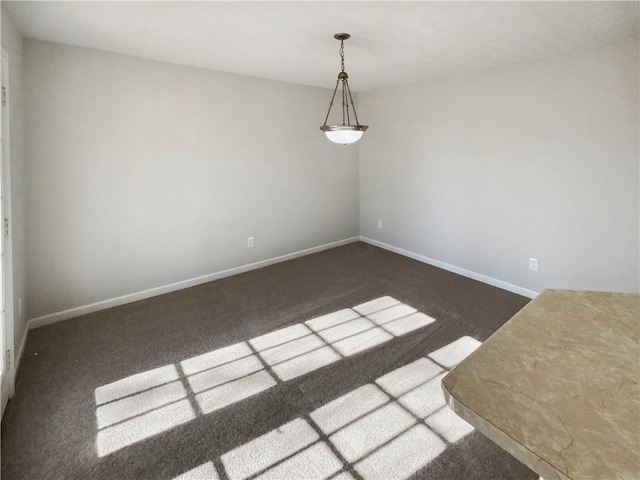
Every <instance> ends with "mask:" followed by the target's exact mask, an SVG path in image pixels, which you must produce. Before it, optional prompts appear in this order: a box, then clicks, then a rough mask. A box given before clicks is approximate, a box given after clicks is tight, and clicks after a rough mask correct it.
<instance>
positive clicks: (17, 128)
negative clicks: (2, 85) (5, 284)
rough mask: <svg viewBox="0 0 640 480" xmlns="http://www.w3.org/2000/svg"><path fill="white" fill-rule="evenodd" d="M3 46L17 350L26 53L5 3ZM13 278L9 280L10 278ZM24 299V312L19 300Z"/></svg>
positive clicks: (23, 319)
mask: <svg viewBox="0 0 640 480" xmlns="http://www.w3.org/2000/svg"><path fill="white" fill-rule="evenodd" d="M2 48H3V49H4V50H5V51H6V52H7V54H8V55H9V112H10V115H11V120H10V128H11V131H10V137H9V138H10V147H11V166H10V168H11V201H12V202H11V211H9V212H7V213H8V216H9V219H10V222H11V228H10V235H11V244H12V250H13V252H12V261H13V306H14V312H13V315H14V331H13V333H14V347H15V348H14V353H15V352H17V349H18V348H19V347H20V342H21V341H22V339H23V338H24V335H25V333H26V328H27V319H28V318H29V317H27V308H28V305H27V302H28V298H27V295H26V290H27V286H26V241H25V238H26V235H25V230H26V213H27V209H26V186H25V175H24V171H25V169H24V153H23V120H22V119H23V91H22V85H23V74H22V70H23V54H22V37H21V36H20V34H19V32H18V30H17V28H16V26H15V24H14V22H13V20H12V19H11V16H10V15H9V14H8V13H7V12H6V10H5V6H4V5H2ZM9 281H10V280H9ZM20 299H22V302H23V310H22V314H20V311H19V300H20Z"/></svg>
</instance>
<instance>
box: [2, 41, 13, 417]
mask: <svg viewBox="0 0 640 480" xmlns="http://www.w3.org/2000/svg"><path fill="white" fill-rule="evenodd" d="M0 70H1V76H2V85H3V86H4V87H5V88H6V104H5V105H4V106H3V107H2V108H3V110H4V111H5V114H4V115H3V120H4V122H3V123H2V132H1V138H2V152H1V155H2V161H1V165H0V168H1V169H2V172H1V175H2V178H1V181H2V200H1V201H2V206H1V208H0V211H1V212H2V217H1V218H0V222H2V225H1V230H2V232H0V235H3V236H4V239H3V240H4V241H3V242H2V243H3V246H4V249H3V252H2V254H3V262H2V266H3V267H4V268H3V270H4V271H3V272H2V273H3V277H4V279H3V280H4V281H3V282H2V285H3V287H4V292H0V293H1V294H3V295H4V345H0V347H1V348H2V349H3V350H2V353H1V354H2V355H4V369H3V372H2V378H1V381H0V397H1V398H0V401H1V404H0V412H1V413H4V409H5V407H6V405H7V401H8V400H9V398H10V397H13V394H14V392H15V371H16V370H15V368H16V362H15V350H16V349H15V336H14V327H15V325H14V322H15V318H14V309H13V255H12V246H11V237H12V236H13V235H12V233H13V232H12V228H11V227H12V223H11V181H10V179H11V148H10V138H9V137H10V135H9V132H10V118H11V117H10V113H11V112H10V98H11V91H10V90H9V55H8V53H7V52H6V51H5V50H4V49H2V62H1V68H0ZM1 413H0V417H1Z"/></svg>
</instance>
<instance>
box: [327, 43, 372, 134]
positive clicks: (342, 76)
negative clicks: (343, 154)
mask: <svg viewBox="0 0 640 480" xmlns="http://www.w3.org/2000/svg"><path fill="white" fill-rule="evenodd" d="M350 37H351V35H349V34H348V33H336V34H335V35H334V36H333V38H335V39H336V40H340V59H341V60H340V66H341V70H340V73H339V74H338V81H337V82H336V88H335V89H334V90H333V96H332V97H331V102H330V103H329V111H328V112H327V116H326V117H325V119H324V125H322V126H321V127H320V130H322V131H323V132H324V134H325V135H326V136H327V138H328V139H329V140H331V141H332V142H335V143H340V144H342V145H348V144H350V143H355V142H357V141H358V140H360V138H361V137H362V135H364V132H365V130H366V129H367V128H369V127H368V126H367V125H360V122H358V114H357V113H356V106H355V105H354V104H353V97H352V96H351V89H350V88H349V75H347V72H345V71H344V41H345V40H347V39H348V38H350ZM339 87H340V90H341V95H342V125H327V121H328V120H329V114H330V113H331V107H332V106H333V101H334V100H335V98H336V93H338V88H339ZM349 104H351V109H352V110H353V117H354V119H355V121H356V123H355V124H352V123H351V113H350V111H349Z"/></svg>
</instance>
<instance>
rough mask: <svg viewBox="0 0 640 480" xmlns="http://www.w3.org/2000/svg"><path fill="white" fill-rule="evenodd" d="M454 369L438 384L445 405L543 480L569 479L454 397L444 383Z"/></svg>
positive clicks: (569, 479)
mask: <svg viewBox="0 0 640 480" xmlns="http://www.w3.org/2000/svg"><path fill="white" fill-rule="evenodd" d="M454 371H455V369H454V370H452V371H451V372H449V373H448V374H447V375H446V376H445V377H444V378H443V379H442V380H441V381H440V386H441V388H442V393H443V394H444V398H445V401H446V403H447V406H448V407H449V408H450V409H451V410H453V412H454V413H455V414H456V415H458V416H459V417H461V418H462V419H463V420H465V421H466V422H467V423H469V424H470V425H472V426H473V427H474V428H475V429H476V430H478V432H480V433H482V434H483V435H484V436H485V437H487V438H488V439H489V440H491V441H492V442H494V443H495V444H497V445H498V446H499V447H501V448H502V449H504V450H505V451H507V452H508V453H509V454H511V455H512V456H514V457H515V458H517V459H518V460H519V461H520V462H522V463H523V464H524V465H526V466H527V467H529V468H530V469H532V470H533V471H534V472H535V473H537V474H538V475H540V477H542V478H543V479H544V480H571V478H570V477H568V476H566V475H565V474H564V473H562V472H560V471H559V470H557V469H556V468H555V467H553V466H552V465H550V464H549V463H548V462H546V461H545V460H543V459H542V458H540V457H539V456H538V455H537V454H535V453H534V452H532V451H531V450H529V449H528V448H527V447H525V446H524V445H522V444H521V443H519V442H518V441H517V440H515V439H514V438H512V437H510V436H509V435H507V434H506V433H505V432H503V431H502V430H500V429H499V428H498V427H496V426H495V425H493V424H492V423H490V422H488V421H487V420H485V419H484V418H482V417H481V416H480V415H478V414H477V413H476V412H474V411H473V410H472V409H470V408H469V407H467V406H466V405H464V404H463V403H462V402H460V401H459V400H458V399H457V398H455V397H454V396H453V395H452V394H451V392H449V390H448V389H447V386H446V384H445V380H446V378H447V377H448V376H449V375H451V373H453V372H454Z"/></svg>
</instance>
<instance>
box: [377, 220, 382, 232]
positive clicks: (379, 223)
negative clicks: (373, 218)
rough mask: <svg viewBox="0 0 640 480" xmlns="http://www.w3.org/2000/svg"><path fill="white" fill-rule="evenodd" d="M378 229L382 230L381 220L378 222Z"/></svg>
mask: <svg viewBox="0 0 640 480" xmlns="http://www.w3.org/2000/svg"><path fill="white" fill-rule="evenodd" d="M378 228H379V229H380V230H382V220H378Z"/></svg>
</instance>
